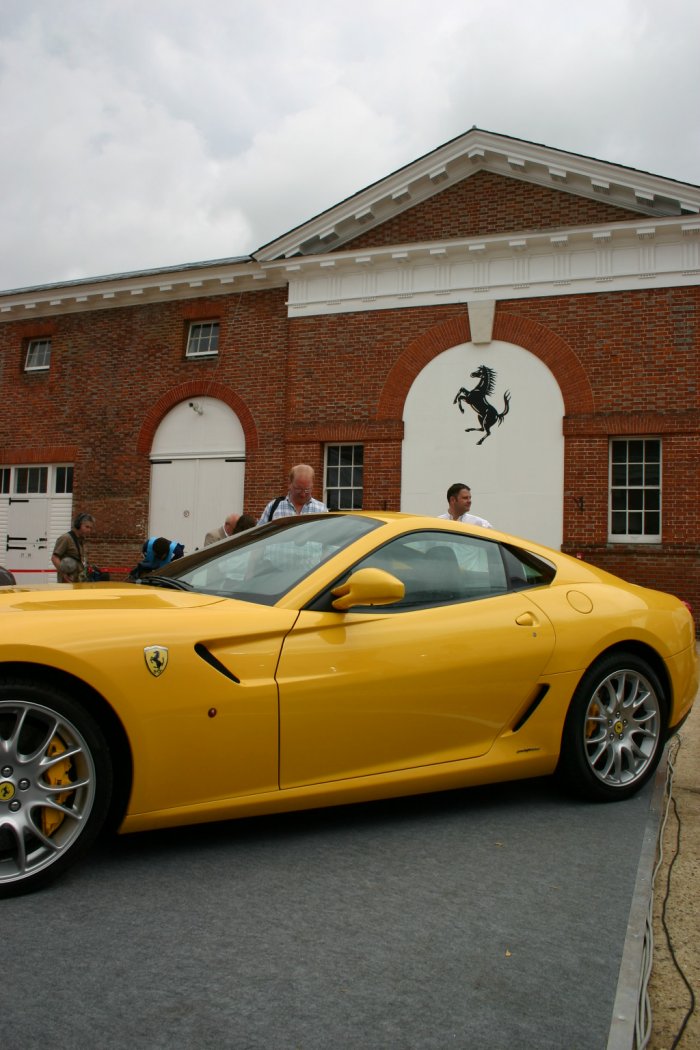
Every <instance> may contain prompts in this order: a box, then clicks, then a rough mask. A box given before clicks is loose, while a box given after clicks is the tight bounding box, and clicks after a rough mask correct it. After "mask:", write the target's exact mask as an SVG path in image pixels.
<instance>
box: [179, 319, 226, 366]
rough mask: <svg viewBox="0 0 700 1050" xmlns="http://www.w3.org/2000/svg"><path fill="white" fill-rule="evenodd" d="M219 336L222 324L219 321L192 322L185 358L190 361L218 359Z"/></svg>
mask: <svg viewBox="0 0 700 1050" xmlns="http://www.w3.org/2000/svg"><path fill="white" fill-rule="evenodd" d="M207 330H208V331H207ZM219 334H220V324H219V321H217V320H209V321H190V327H189V332H188V334H187V350H186V352H185V356H186V357H188V358H190V359H192V358H200V357H217V355H218V353H219ZM212 346H213V348H212Z"/></svg>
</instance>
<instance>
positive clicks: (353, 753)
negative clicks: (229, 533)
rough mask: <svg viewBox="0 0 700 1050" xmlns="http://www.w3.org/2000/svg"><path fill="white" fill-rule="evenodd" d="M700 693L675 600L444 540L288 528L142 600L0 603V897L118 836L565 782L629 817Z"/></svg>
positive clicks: (486, 545) (160, 581)
mask: <svg viewBox="0 0 700 1050" xmlns="http://www.w3.org/2000/svg"><path fill="white" fill-rule="evenodd" d="M697 685H698V667H697V660H696V650H695V635H694V628H693V620H692V617H691V615H690V611H689V609H688V608H687V607H686V606H685V605H684V604H683V602H681V601H679V600H678V599H677V598H674V597H671V596H670V595H668V594H662V593H659V592H657V591H651V590H646V589H644V588H642V587H636V586H633V585H631V584H627V583H624V582H623V581H622V580H619V579H617V578H615V577H614V576H610V575H609V574H607V573H605V572H603V571H601V570H599V569H596V568H593V567H592V566H590V565H587V564H585V563H584V562H581V561H577V560H576V559H573V558H569V557H567V556H565V555H562V554H559V553H557V552H555V551H553V550H549V549H548V548H546V547H540V546H538V545H537V544H535V543H530V542H528V541H525V540H520V539H516V538H515V537H512V536H508V535H506V534H504V533H499V532H495V531H493V530H489V529H481V528H479V527H474V526H468V525H461V524H455V523H453V522H450V521H445V520H441V519H434V518H425V517H414V516H410V515H404V514H390V513H368V512H366V513H352V514H322V515H301V516H298V517H293V518H282V519H280V520H277V521H274V522H272V523H270V524H269V525H265V526H262V527H259V528H254V529H251V530H249V531H248V532H243V533H240V534H239V535H238V536H235V537H234V538H232V539H230V540H223V541H222V542H220V543H218V544H216V545H214V546H212V547H207V548H206V549H204V550H201V551H198V552H196V553H195V554H192V555H190V556H189V557H185V558H183V559H181V560H180V561H176V562H173V563H171V564H170V565H168V566H166V567H165V568H163V569H161V570H160V571H158V572H157V573H154V574H153V575H151V576H145V577H143V579H142V580H141V581H140V582H139V583H132V584H116V583H97V584H90V583H85V584H75V585H66V586H61V587H58V586H54V587H43V588H23V587H6V588H1V589H0V894H2V895H5V896H8V895H11V894H14V893H19V892H22V891H23V890H28V889H33V888H36V887H38V886H40V885H43V884H45V883H46V882H48V881H49V880H50V879H53V878H55V877H56V876H57V875H58V874H59V873H60V872H62V871H64V870H65V869H66V868H67V867H68V866H69V865H70V864H72V863H73V862H74V861H75V860H76V859H77V858H78V857H79V856H80V855H81V854H83V853H84V852H85V850H86V849H87V848H88V846H89V845H90V844H91V843H92V842H93V841H94V839H95V837H96V836H97V834H98V833H99V832H100V831H101V830H102V829H103V828H108V827H118V828H119V829H120V830H121V831H122V832H130V831H141V830H145V829H152V828H165V827H171V826H173V825H181V824H191V823H197V822H200V821H213V820H222V819H225V818H229V817H237V816H250V815H252V814H262V813H272V812H279V811H282V810H294V809H304V808H311V807H317V806H330V805H336V804H339V803H343V802H358V801H364V800H370V799H379V798H388V797H390V796H397V795H409V794H417V793H420V792H426V791H440V790H444V789H446V788H457V787H464V786H467V785H473V784H484V783H489V782H494V781H499V780H511V779H516V778H519V777H537V776H542V775H544V774H550V773H555V772H557V773H558V774H559V776H560V777H561V778H562V779H563V780H564V781H565V783H566V784H567V785H568V786H569V787H571V788H573V789H575V790H576V791H578V792H582V793H583V794H584V795H585V796H587V797H589V798H591V799H601V800H608V799H624V798H627V797H628V796H629V795H631V794H632V793H633V792H635V791H637V790H638V789H639V788H640V787H641V786H642V784H644V783H645V782H646V781H647V780H648V779H649V777H650V776H651V775H652V773H653V771H654V769H655V767H656V765H657V763H658V761H659V758H660V756H661V753H662V750H663V746H664V743H665V741H666V739H667V736H668V734H669V732H671V731H672V730H673V729H675V728H677V727H678V726H679V725H680V724H681V722H682V721H683V719H684V718H685V717H686V715H687V714H688V712H689V710H690V707H691V704H692V702H693V698H694V696H695V693H696V690H697Z"/></svg>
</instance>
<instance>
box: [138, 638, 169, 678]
mask: <svg viewBox="0 0 700 1050" xmlns="http://www.w3.org/2000/svg"><path fill="white" fill-rule="evenodd" d="M143 655H144V657H145V659H146V667H147V668H148V670H149V671H150V672H151V674H152V675H153V676H154V678H159V677H160V675H162V673H163V671H164V670H165V668H166V667H167V666H168V650H167V649H166V648H165V646H164V645H147V646H146V647H145V648H144V650H143Z"/></svg>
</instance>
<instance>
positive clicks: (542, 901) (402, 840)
mask: <svg viewBox="0 0 700 1050" xmlns="http://www.w3.org/2000/svg"><path fill="white" fill-rule="evenodd" d="M653 798H654V785H649V786H648V787H647V788H646V789H645V790H644V791H643V792H642V793H640V794H639V795H638V796H637V797H635V798H634V799H632V800H630V801H628V802H625V803H617V804H613V805H593V804H586V803H581V802H576V801H572V800H571V799H569V798H568V797H566V796H564V795H562V794H561V793H559V791H558V790H557V788H556V786H555V785H554V783H553V782H552V781H550V780H544V779H543V780H534V781H527V782H521V783H515V784H505V785H497V786H493V787H488V788H483V789H470V790H465V791H457V792H449V793H444V794H439V795H432V796H423V797H419V798H412V799H404V800H398V801H391V802H382V803H373V804H367V805H358V806H351V807H341V808H337V809H333V810H320V811H315V812H312V813H302V814H291V815H284V816H280V817H267V818H256V819H250V820H244V821H235V822H230V823H227V824H216V825H206V826H200V827H195V828H188V829H179V830H172V831H163V832H157V833H148V834H141V835H132V836H124V837H122V838H119V839H116V840H114V841H112V842H111V843H109V844H108V845H107V846H105V847H103V848H102V849H101V850H99V851H98V852H96V853H95V854H93V855H92V857H90V858H88V860H87V861H86V862H84V863H83V864H82V865H81V866H79V867H78V868H76V869H74V870H73V871H72V872H70V873H69V874H68V875H67V876H66V877H65V878H64V879H63V881H61V882H59V883H58V884H57V885H56V886H55V887H53V888H50V889H48V890H45V891H43V892H41V893H36V894H32V895H29V896H26V897H21V898H15V899H12V900H8V901H5V902H3V903H2V905H0V914H1V915H2V924H1V927H0V928H1V930H2V934H1V939H0V943H1V953H2V954H1V955H0V958H2V966H0V1042H1V1044H2V1048H3V1050H34V1048H39V1047H41V1048H45V1047H47V1046H50V1047H51V1050H74V1048H75V1047H76V1046H78V1047H80V1046H90V1047H94V1048H98V1050H111V1048H120V1050H121V1048H126V1047H128V1048H130V1050H157V1048H161V1047H163V1048H165V1047H168V1048H169V1050H170V1048H176V1050H190V1048H192V1050H195V1048H197V1050H201V1048H209V1047H212V1048H217V1050H228V1048H231V1050H330V1048H333V1050H445V1048H448V1047H459V1048H470V1050H471V1048H474V1050H506V1048H508V1050H521V1048H522V1050H533V1048H537V1050H549V1048H551V1050H598V1048H600V1050H605V1048H606V1047H607V1046H608V1041H609V1038H610V1034H611V1024H612V1022H613V1018H614V1017H616V1020H615V1026H614V1027H615V1032H616V1038H617V1039H618V1040H619V1039H620V1038H622V1039H623V1042H622V1043H618V1045H625V1044H624V1039H626V1038H627V1035H629V1040H630V1041H629V1043H628V1044H627V1045H628V1046H630V1047H631V1046H632V1041H631V1040H632V1027H631V1021H630V1019H629V1018H628V1017H622V1018H621V1017H620V1016H619V1013H620V1010H619V1004H620V986H622V989H623V992H624V990H625V988H626V987H627V985H628V984H629V977H630V974H629V973H628V974H627V975H626V976H625V968H626V967H627V968H629V959H628V960H627V962H626V964H625V966H623V965H622V964H623V954H624V953H625V946H626V945H628V944H629V936H628V933H629V930H628V924H629V920H630V914H631V908H632V904H633V902H634V899H635V893H637V892H638V881H639V874H640V858H641V857H642V854H643V850H644V843H645V840H646V841H648V838H649V828H650V827H651V828H653V829H654V830H656V829H657V828H658V814H655V813H654V811H653V806H652V802H653ZM632 976H633V975H632ZM632 983H634V980H633V979H632ZM623 999H624V995H623ZM616 1012H617V1016H616ZM623 1012H624V1011H623Z"/></svg>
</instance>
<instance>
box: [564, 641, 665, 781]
mask: <svg viewBox="0 0 700 1050" xmlns="http://www.w3.org/2000/svg"><path fill="white" fill-rule="evenodd" d="M666 720H667V705H666V701H665V699H664V694H663V689H662V687H661V683H660V682H659V679H658V677H657V675H656V674H655V672H654V671H653V669H652V668H651V667H650V666H649V664H648V663H647V662H646V661H645V660H642V659H640V658H639V657H637V656H635V655H634V654H633V653H627V652H617V653H612V654H611V655H610V656H607V657H603V658H602V659H601V660H599V661H597V662H596V663H595V664H593V665H592V667H590V668H589V670H588V671H587V672H586V674H585V675H584V676H583V678H582V679H581V681H580V683H579V685H578V688H577V689H576V692H575V693H574V697H573V699H572V701H571V706H570V708H569V713H568V715H567V718H566V724H565V726H564V734H563V738H562V750H561V758H560V760H559V768H558V772H559V775H560V777H561V779H562V780H563V781H564V782H565V784H566V786H567V787H569V788H570V789H572V790H573V791H574V792H575V793H576V794H578V795H582V796H584V797H585V798H589V799H593V800H596V801H603V802H609V801H614V800H616V799H625V798H629V797H630V796H631V795H633V794H634V793H635V792H636V791H639V789H640V788H641V787H642V786H643V785H644V784H646V782H647V781H648V780H649V778H650V777H651V776H652V775H653V773H654V770H655V769H656V767H657V765H658V763H659V760H660V758H661V754H662V752H663V746H664V739H665V733H666Z"/></svg>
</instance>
